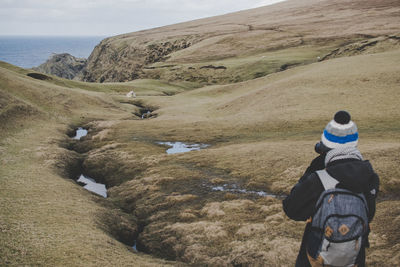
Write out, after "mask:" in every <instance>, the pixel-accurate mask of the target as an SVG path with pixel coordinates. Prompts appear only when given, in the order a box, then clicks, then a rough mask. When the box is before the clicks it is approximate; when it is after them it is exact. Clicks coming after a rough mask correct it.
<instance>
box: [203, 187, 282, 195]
mask: <svg viewBox="0 0 400 267" xmlns="http://www.w3.org/2000/svg"><path fill="white" fill-rule="evenodd" d="M211 190H212V191H220V192H231V193H236V194H250V195H257V196H259V197H275V198H280V197H281V196H278V195H274V194H271V193H267V192H265V191H253V190H246V189H242V188H239V187H238V186H237V185H236V184H232V185H228V184H224V185H220V186H213V187H211Z"/></svg>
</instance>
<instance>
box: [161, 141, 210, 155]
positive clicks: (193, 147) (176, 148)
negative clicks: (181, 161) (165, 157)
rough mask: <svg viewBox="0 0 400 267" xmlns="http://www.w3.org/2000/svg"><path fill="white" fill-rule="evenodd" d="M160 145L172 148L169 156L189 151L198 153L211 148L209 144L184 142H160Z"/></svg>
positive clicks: (169, 150)
mask: <svg viewBox="0 0 400 267" xmlns="http://www.w3.org/2000/svg"><path fill="white" fill-rule="evenodd" d="M157 144H159V145H167V146H170V147H171V148H169V149H167V151H166V152H167V154H176V153H185V152H189V151H197V150H200V149H204V148H207V147H209V146H210V145H207V144H185V143H182V142H158V143H157Z"/></svg>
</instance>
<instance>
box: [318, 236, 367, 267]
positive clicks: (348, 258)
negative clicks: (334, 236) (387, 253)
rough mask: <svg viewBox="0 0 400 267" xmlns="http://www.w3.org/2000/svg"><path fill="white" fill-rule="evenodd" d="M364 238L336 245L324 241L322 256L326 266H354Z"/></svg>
mask: <svg viewBox="0 0 400 267" xmlns="http://www.w3.org/2000/svg"><path fill="white" fill-rule="evenodd" d="M361 242H362V237H359V238H358V239H356V240H350V241H347V242H340V243H334V242H329V241H328V240H327V239H324V240H323V242H322V247H321V252H320V256H321V258H322V259H323V261H324V264H325V265H332V266H347V267H350V266H354V263H355V262H356V259H357V256H358V253H359V252H360V248H361Z"/></svg>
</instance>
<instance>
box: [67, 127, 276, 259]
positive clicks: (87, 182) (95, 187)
mask: <svg viewBox="0 0 400 267" xmlns="http://www.w3.org/2000/svg"><path fill="white" fill-rule="evenodd" d="M87 134H88V130H87V129H84V128H82V127H79V128H77V130H76V135H75V136H74V137H72V138H73V139H74V140H80V139H81V138H82V137H84V136H86V135H87ZM157 144H158V145H165V146H169V147H170V148H168V149H167V150H166V153H167V154H177V153H185V152H190V151H198V150H201V149H205V148H208V147H209V146H210V145H208V144H187V143H183V142H157ZM76 182H77V183H78V184H79V185H81V186H83V188H85V189H86V190H88V191H91V192H93V193H95V194H97V195H99V196H102V197H104V198H107V188H106V186H105V184H101V183H97V182H96V181H95V179H93V178H90V177H87V176H85V175H84V174H81V175H80V176H79V178H78V179H77V180H76ZM203 186H204V185H203ZM210 189H211V191H219V192H231V193H235V194H251V195H256V196H258V197H268V196H269V197H280V196H277V195H274V194H270V193H267V192H264V191H250V190H249V191H248V190H246V189H242V188H240V187H239V186H238V185H236V184H224V185H221V186H211V188H210ZM132 248H133V250H134V251H136V252H137V251H138V250H137V247H136V240H135V241H134V244H133V246H132Z"/></svg>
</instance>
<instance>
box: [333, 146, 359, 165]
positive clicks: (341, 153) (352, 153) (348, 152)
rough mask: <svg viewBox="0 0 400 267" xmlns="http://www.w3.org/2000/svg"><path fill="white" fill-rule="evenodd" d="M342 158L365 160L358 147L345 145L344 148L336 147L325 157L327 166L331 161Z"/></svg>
mask: <svg viewBox="0 0 400 267" xmlns="http://www.w3.org/2000/svg"><path fill="white" fill-rule="evenodd" d="M340 159H358V160H363V157H362V155H361V153H360V151H359V150H358V149H357V147H343V148H334V149H331V150H329V151H328V153H326V157H325V166H327V165H328V163H329V162H331V161H335V160H340Z"/></svg>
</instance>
